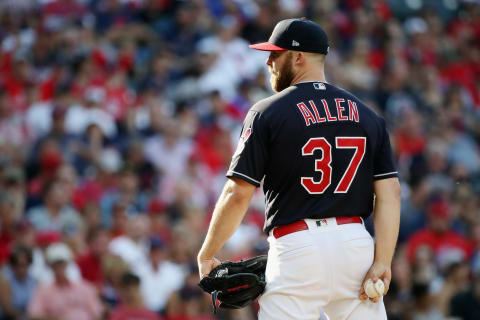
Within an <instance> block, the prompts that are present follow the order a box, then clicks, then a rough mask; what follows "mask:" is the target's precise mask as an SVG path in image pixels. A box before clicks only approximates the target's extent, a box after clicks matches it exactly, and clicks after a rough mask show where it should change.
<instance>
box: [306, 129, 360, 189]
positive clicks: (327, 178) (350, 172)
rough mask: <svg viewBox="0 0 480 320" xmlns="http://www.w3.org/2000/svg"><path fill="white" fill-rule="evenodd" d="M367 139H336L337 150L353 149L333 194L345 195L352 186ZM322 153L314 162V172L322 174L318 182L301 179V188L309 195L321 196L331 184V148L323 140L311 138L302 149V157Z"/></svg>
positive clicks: (311, 178) (325, 140) (311, 179)
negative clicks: (318, 151)
mask: <svg viewBox="0 0 480 320" xmlns="http://www.w3.org/2000/svg"><path fill="white" fill-rule="evenodd" d="M366 143H367V139H366V138H365V137H336V138H335V147H336V148H337V149H355V153H354V154H353V157H352V159H351V160H350V163H349V165H348V167H347V170H345V172H344V173H343V176H342V178H341V179H340V182H339V183H338V185H337V187H336V188H335V191H334V193H346V192H348V189H349V188H350V185H351V184H352V181H353V179H354V178H355V175H356V174H357V170H358V167H359V166H360V163H361V162H362V160H363V156H364V155H365V149H366ZM318 149H320V150H321V151H322V157H321V158H320V159H316V160H315V171H317V172H321V173H322V178H321V179H320V181H315V180H314V179H313V177H301V183H302V186H303V187H304V188H305V189H306V190H307V191H308V192H309V193H311V194H322V193H324V192H325V190H327V188H328V187H329V186H330V184H331V183H332V146H331V145H330V143H328V141H327V139H325V138H311V139H310V140H308V142H307V143H306V144H305V145H304V146H303V148H302V156H312V155H313V153H314V152H315V150H318Z"/></svg>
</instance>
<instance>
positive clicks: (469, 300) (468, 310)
mask: <svg viewBox="0 0 480 320" xmlns="http://www.w3.org/2000/svg"><path fill="white" fill-rule="evenodd" d="M450 315H451V316H452V317H459V318H460V319H462V320H474V319H478V318H479V317H480V277H479V275H478V274H477V275H476V277H475V279H474V281H473V282H472V284H471V287H470V289H469V290H467V291H463V292H459V293H458V294H457V295H455V296H454V297H453V298H452V300H451V301H450Z"/></svg>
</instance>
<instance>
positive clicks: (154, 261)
mask: <svg viewBox="0 0 480 320" xmlns="http://www.w3.org/2000/svg"><path fill="white" fill-rule="evenodd" d="M136 266H137V267H136V268H135V273H136V274H138V276H139V277H140V279H141V280H142V284H141V291H142V295H143V299H144V301H145V305H146V306H147V307H148V308H149V309H150V310H153V311H155V312H161V311H163V310H164V308H165V306H166V304H167V301H168V298H169V297H170V295H171V294H172V293H173V292H174V291H176V290H178V289H179V288H181V287H182V285H183V282H184V279H185V273H184V271H183V270H182V268H181V267H180V266H179V265H177V264H176V263H173V262H171V261H169V260H168V257H167V248H166V246H165V242H164V241H163V240H162V239H161V238H158V237H152V238H151V239H150V252H149V256H148V262H147V263H145V264H142V265H140V264H137V265H136Z"/></svg>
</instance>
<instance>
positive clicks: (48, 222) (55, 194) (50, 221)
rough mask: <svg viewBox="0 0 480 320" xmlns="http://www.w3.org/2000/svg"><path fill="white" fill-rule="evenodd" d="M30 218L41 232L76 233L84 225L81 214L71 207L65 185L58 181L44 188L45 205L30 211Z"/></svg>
mask: <svg viewBox="0 0 480 320" xmlns="http://www.w3.org/2000/svg"><path fill="white" fill-rule="evenodd" d="M28 218H29V219H30V221H31V222H32V224H33V226H34V227H35V229H36V230H39V231H47V230H55V231H61V232H66V233H75V232H77V231H79V230H80V229H81V228H82V225H83V222H82V220H81V218H80V216H79V214H78V213H77V212H76V211H75V210H74V209H73V208H72V207H71V205H70V199H68V193H65V192H64V190H63V184H62V183H60V182H59V181H56V180H54V181H51V182H49V183H47V185H46V186H45V187H44V204H43V205H41V206H38V207H34V208H32V209H30V211H29V213H28Z"/></svg>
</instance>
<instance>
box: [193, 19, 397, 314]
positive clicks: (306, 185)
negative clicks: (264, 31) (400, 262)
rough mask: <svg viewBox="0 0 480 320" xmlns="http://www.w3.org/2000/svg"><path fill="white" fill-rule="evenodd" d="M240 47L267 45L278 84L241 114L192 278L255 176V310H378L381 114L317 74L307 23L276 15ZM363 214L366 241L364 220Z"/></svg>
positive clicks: (324, 42) (239, 214) (391, 188)
mask: <svg viewBox="0 0 480 320" xmlns="http://www.w3.org/2000/svg"><path fill="white" fill-rule="evenodd" d="M250 47H251V48H252V49H256V50H264V51H269V52H270V55H269V57H268V60H267V61H266V64H267V65H268V67H269V71H270V74H271V79H270V81H271V85H272V88H273V90H274V91H276V92H277V93H276V94H274V95H272V96H271V97H268V98H266V99H263V100H261V101H259V102H258V103H256V104H255V105H254V106H253V107H252V108H251V109H250V111H249V112H248V114H247V116H246V118H245V121H244V124H243V129H242V134H241V137H240V141H239V143H238V147H237V150H236V152H235V154H234V155H233V158H232V162H231V164H230V168H229V170H228V172H227V177H228V178H229V179H228V180H227V182H226V184H225V186H224V189H223V191H222V193H221V195H220V197H219V199H218V202H217V204H216V207H215V210H214V213H213V217H212V220H211V222H210V226H209V230H208V233H207V235H206V238H205V241H204V243H203V246H202V248H201V250H200V252H199V253H198V265H199V273H200V278H204V277H206V276H209V274H210V271H212V270H213V269H214V268H215V267H217V266H218V265H219V264H220V261H218V260H217V259H216V258H215V254H216V253H217V252H218V251H219V250H220V249H221V248H222V246H223V245H224V244H225V242H226V241H227V240H228V239H229V237H230V236H231V235H232V234H233V233H234V232H235V230H236V228H237V227H238V225H239V224H240V222H241V221H242V219H243V217H244V214H245V212H246V211H247V208H248V206H249V202H250V199H251V197H252V195H253V193H254V191H255V188H257V187H259V186H260V185H261V182H262V181H263V190H264V193H265V204H266V209H265V216H266V219H265V225H264V231H265V233H266V235H268V241H269V244H270V248H269V252H268V259H267V263H266V270H265V283H266V287H265V291H264V292H263V295H262V296H261V297H260V299H259V304H260V311H259V314H258V317H259V319H261V320H267V319H268V320H272V319H275V320H286V319H292V320H294V319H295V320H299V319H305V320H318V319H319V318H321V317H322V318H326V317H328V318H330V319H335V320H336V319H386V311H385V306H384V304H383V299H382V296H383V295H384V294H386V293H387V292H388V287H389V284H390V280H391V262H392V257H393V254H394V250H395V245H396V241H397V235H398V228H399V218H400V185H399V182H398V178H397V171H396V168H395V164H394V160H393V156H392V150H391V146H390V142H389V136H388V133H387V131H386V128H385V121H384V120H383V118H382V117H380V116H379V115H378V114H376V113H375V112H374V111H373V110H372V109H370V108H369V107H368V106H366V105H364V104H363V103H362V102H361V101H360V100H359V99H357V98H356V97H355V96H353V95H352V94H350V93H349V92H347V91H345V90H342V89H340V88H337V87H335V86H333V85H331V84H329V83H327V82H326V80H325V75H324V64H325V59H326V56H327V53H328V48H329V46H328V39H327V35H326V33H325V32H324V31H323V30H322V28H321V27H320V26H318V25H317V24H316V23H314V22H312V21H309V20H307V19H304V18H302V19H287V20H282V21H280V22H279V23H278V24H277V25H276V27H275V28H274V30H273V32H272V35H271V37H270V39H269V40H268V42H265V43H260V44H255V45H251V46H250ZM372 212H373V221H374V228H375V241H374V240H373V239H372V237H371V236H370V234H369V233H368V232H367V230H366V229H365V226H364V223H363V222H364V220H365V219H366V218H368V217H369V215H370V214H371V213H372ZM238 279H240V278H238ZM254 279H256V278H254ZM380 281H382V282H383V283H382V282H380ZM367 282H369V283H371V284H372V285H371V287H368V286H367V287H368V290H367V291H368V292H365V290H364V284H367ZM379 284H383V286H380V285H379ZM245 286H248V285H245ZM245 286H242V285H236V286H235V287H233V288H229V289H228V290H227V289H226V290H225V291H229V292H231V291H235V290H237V289H238V288H242V287H245ZM375 290H376V291H375ZM382 291H383V292H382ZM370 292H377V293H378V295H377V296H376V297H375V296H372V295H370ZM367 293H369V296H367ZM244 301H246V300H242V302H244Z"/></svg>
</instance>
